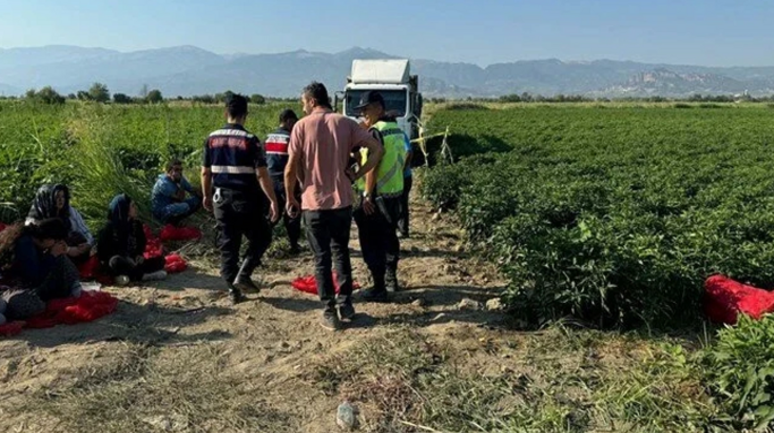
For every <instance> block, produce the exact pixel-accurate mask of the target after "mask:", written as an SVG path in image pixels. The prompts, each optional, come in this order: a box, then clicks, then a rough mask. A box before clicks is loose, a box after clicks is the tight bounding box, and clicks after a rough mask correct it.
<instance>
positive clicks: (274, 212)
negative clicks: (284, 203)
mask: <svg viewBox="0 0 774 433" xmlns="http://www.w3.org/2000/svg"><path fill="white" fill-rule="evenodd" d="M280 215H282V213H280V209H279V203H277V200H274V201H272V202H271V207H270V208H269V218H270V219H271V222H272V224H273V223H276V222H277V221H279V219H280Z"/></svg>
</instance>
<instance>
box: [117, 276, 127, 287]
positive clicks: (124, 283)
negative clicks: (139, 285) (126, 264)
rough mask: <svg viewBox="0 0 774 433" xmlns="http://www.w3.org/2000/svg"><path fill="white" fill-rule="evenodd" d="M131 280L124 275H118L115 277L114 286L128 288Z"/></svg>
mask: <svg viewBox="0 0 774 433" xmlns="http://www.w3.org/2000/svg"><path fill="white" fill-rule="evenodd" d="M130 282H131V280H129V277H127V276H126V275H119V276H117V277H116V280H115V285H116V286H118V287H124V286H128V285H129V283H130Z"/></svg>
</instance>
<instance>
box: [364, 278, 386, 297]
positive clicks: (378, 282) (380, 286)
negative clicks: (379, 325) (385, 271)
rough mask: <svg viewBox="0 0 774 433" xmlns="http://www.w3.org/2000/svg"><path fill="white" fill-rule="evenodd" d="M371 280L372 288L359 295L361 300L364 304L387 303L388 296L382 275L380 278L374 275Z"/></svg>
mask: <svg viewBox="0 0 774 433" xmlns="http://www.w3.org/2000/svg"><path fill="white" fill-rule="evenodd" d="M373 278H374V286H373V287H371V288H370V289H366V290H364V291H363V292H362V293H361V296H362V298H363V300H364V301H366V302H388V301H389V300H390V295H389V293H387V288H386V287H385V284H384V275H382V276H381V277H377V276H376V275H374V276H373Z"/></svg>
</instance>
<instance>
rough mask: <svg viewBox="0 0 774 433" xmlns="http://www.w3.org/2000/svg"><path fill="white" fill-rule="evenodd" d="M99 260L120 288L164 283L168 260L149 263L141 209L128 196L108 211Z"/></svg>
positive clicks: (101, 236)
mask: <svg viewBox="0 0 774 433" xmlns="http://www.w3.org/2000/svg"><path fill="white" fill-rule="evenodd" d="M98 239H99V241H98V244H97V256H98V257H99V261H100V263H101V264H102V267H103V268H104V269H106V270H107V271H108V272H109V273H110V274H111V275H112V276H113V277H115V279H116V284H118V285H125V284H128V283H129V282H130V281H134V282H136V281H152V280H161V279H164V278H165V277H166V276H167V273H166V272H164V258H163V257H153V258H150V259H147V260H146V259H145V258H144V257H143V253H144V252H145V244H146V242H147V239H145V232H144V231H143V229H142V224H141V223H140V222H139V221H138V220H137V207H136V206H135V204H134V202H133V201H132V199H131V198H130V197H129V196H128V195H126V194H120V195H117V196H115V197H114V198H113V200H112V201H111V202H110V208H109V209H108V222H107V224H105V227H104V228H103V229H102V230H101V231H100V233H99V236H98Z"/></svg>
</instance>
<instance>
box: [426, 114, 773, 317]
mask: <svg viewBox="0 0 774 433" xmlns="http://www.w3.org/2000/svg"><path fill="white" fill-rule="evenodd" d="M772 114H774V113H773V112H772V111H770V110H769V109H767V108H759V109H758V108H744V109H741V108H740V109H735V108H722V109H713V110H677V109H668V108H647V109H645V108H643V109H638V108H618V109H598V108H572V107H562V108H554V107H542V108H529V109H507V110H462V111H455V110H452V111H441V112H439V113H437V114H436V115H435V116H434V117H433V119H432V122H431V128H432V127H433V125H442V126H445V125H450V126H451V130H452V135H451V137H450V138H449V143H450V146H451V149H452V152H453V154H454V155H455V157H457V158H460V159H461V160H460V161H459V162H458V163H457V164H454V165H450V166H443V165H440V166H438V167H436V168H435V169H433V170H430V172H429V173H427V175H426V176H425V179H424V180H423V183H422V186H423V192H424V194H425V196H426V197H427V198H429V199H430V200H431V201H432V202H433V203H434V204H435V205H437V206H438V207H445V208H450V209H455V210H456V212H457V214H458V215H459V217H460V221H461V223H462V225H463V226H464V228H465V229H466V230H467V232H468V234H469V236H470V238H471V240H473V241H475V242H476V243H479V244H482V245H486V246H487V248H486V251H490V252H491V254H492V256H493V258H494V259H496V260H498V261H499V262H500V263H501V264H502V268H503V270H504V271H505V272H506V273H507V274H508V275H510V276H511V277H512V278H511V281H512V284H511V286H510V288H509V291H508V299H509V301H510V304H511V307H512V308H514V310H515V311H516V313H517V314H519V316H520V317H522V318H526V319H529V320H530V321H532V322H533V323H535V324H537V325H539V324H541V323H544V322H546V321H551V320H555V319H558V318H561V317H564V316H568V315H571V316H574V317H575V318H580V319H583V320H586V321H589V322H592V323H595V324H598V325H601V326H638V325H641V324H643V323H646V324H674V323H677V322H680V321H685V320H689V321H690V320H694V319H695V318H696V317H697V315H698V314H699V309H698V304H699V300H700V296H701V293H702V282H703V281H704V279H705V278H707V277H708V276H710V275H712V274H713V273H717V272H721V273H724V274H727V275H730V276H732V277H734V278H739V279H741V280H745V281H749V282H752V283H753V284H757V285H760V286H763V287H772V286H774V238H772V234H774V178H772V176H771V175H770V172H769V167H771V166H772V163H774V154H772V152H771V146H772V144H774V124H772V123H771V122H770V118H771V116H772ZM431 147H432V146H431ZM479 152H485V153H479Z"/></svg>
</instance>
